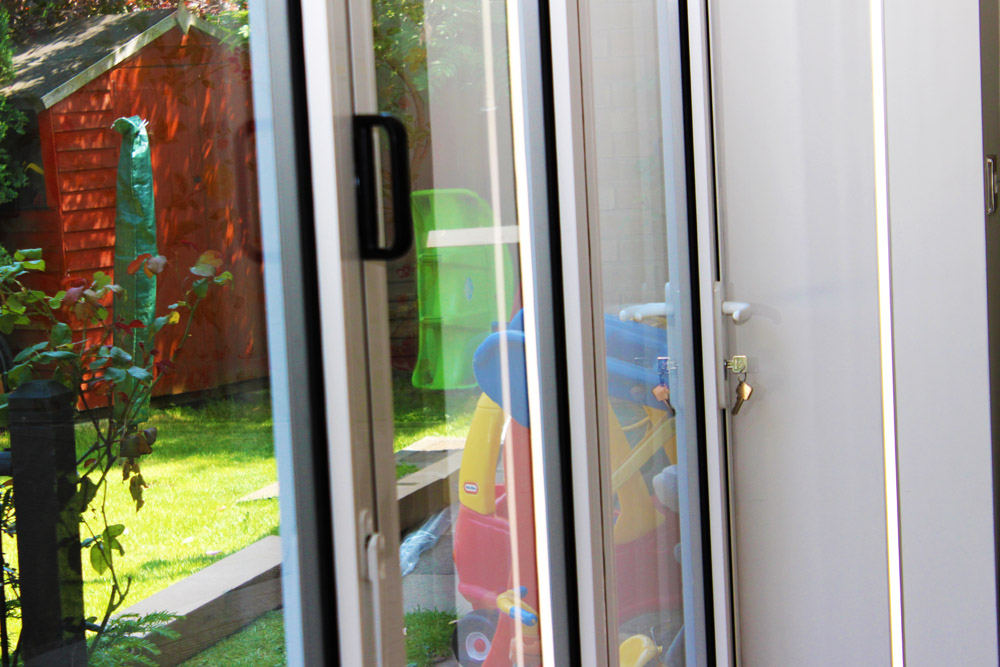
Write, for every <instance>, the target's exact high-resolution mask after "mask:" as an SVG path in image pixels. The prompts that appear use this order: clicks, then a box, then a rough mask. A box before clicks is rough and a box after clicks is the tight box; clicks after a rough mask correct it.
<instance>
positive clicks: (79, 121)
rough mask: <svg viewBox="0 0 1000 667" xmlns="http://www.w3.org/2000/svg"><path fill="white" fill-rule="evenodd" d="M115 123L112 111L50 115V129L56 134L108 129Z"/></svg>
mask: <svg viewBox="0 0 1000 667" xmlns="http://www.w3.org/2000/svg"><path fill="white" fill-rule="evenodd" d="M113 122H115V114H114V112H113V111H80V112H75V113H57V114H52V128H53V129H54V130H55V131H56V132H66V131H70V130H90V129H95V128H100V129H105V128H110V127H111V123H113Z"/></svg>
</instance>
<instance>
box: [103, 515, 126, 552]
mask: <svg viewBox="0 0 1000 667" xmlns="http://www.w3.org/2000/svg"><path fill="white" fill-rule="evenodd" d="M124 532H125V526H124V525H123V524H120V523H116V524H115V525H113V526H108V527H107V528H105V529H104V532H103V533H101V537H102V538H103V539H104V543H105V544H107V545H108V546H109V547H110V548H112V549H117V550H118V553H119V554H121V555H122V556H124V555H125V549H124V547H122V545H121V543H120V542H118V539H117V538H118V537H119V536H120V535H121V534H122V533H124Z"/></svg>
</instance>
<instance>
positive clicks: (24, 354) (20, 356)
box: [14, 340, 49, 364]
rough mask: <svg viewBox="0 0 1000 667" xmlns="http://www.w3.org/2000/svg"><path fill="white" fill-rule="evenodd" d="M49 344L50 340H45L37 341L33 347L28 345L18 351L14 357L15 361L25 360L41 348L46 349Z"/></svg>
mask: <svg viewBox="0 0 1000 667" xmlns="http://www.w3.org/2000/svg"><path fill="white" fill-rule="evenodd" d="M48 346H49V341H47V340H43V341H42V342H41V343H35V344H34V345H32V346H31V347H26V348H24V349H23V350H21V351H20V352H18V353H17V356H16V357H14V363H15V364H16V363H18V362H21V361H24V360H25V359H27V358H28V357H30V356H31V355H33V354H34V353H35V352H38V351H39V350H44V349H45V348H47V347H48Z"/></svg>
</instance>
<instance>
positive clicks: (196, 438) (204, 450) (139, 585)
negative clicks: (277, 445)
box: [0, 374, 480, 665]
mask: <svg viewBox="0 0 1000 667" xmlns="http://www.w3.org/2000/svg"><path fill="white" fill-rule="evenodd" d="M393 380H394V401H395V422H396V434H395V442H394V449H395V450H396V451H398V450H400V449H402V448H403V447H406V446H408V445H410V444H412V443H414V442H416V441H418V440H420V439H421V438H424V437H427V436H454V437H464V436H465V435H466V433H467V431H468V428H469V424H470V422H471V419H472V413H473V411H474V409H475V405H476V400H477V399H478V397H479V395H480V392H479V391H478V390H455V391H449V392H442V391H431V390H421V389H417V388H414V387H413V386H412V385H411V384H410V379H409V375H403V374H397V375H395V376H394V378H393ZM146 426H155V427H156V428H157V429H158V438H157V442H156V444H155V445H154V446H153V453H152V454H149V455H146V456H144V457H143V458H142V459H140V464H141V466H142V475H143V477H144V479H145V481H146V483H147V484H148V485H149V488H147V489H146V490H145V494H144V498H145V501H146V504H145V505H144V506H143V508H142V509H141V510H139V511H138V512H136V510H135V505H134V503H133V501H132V498H131V496H130V495H129V490H128V485H127V483H123V482H122V481H121V475H120V473H119V472H113V473H112V476H111V477H110V480H111V482H110V483H109V484H108V485H107V512H108V519H109V523H112V524H115V523H121V524H124V525H125V526H126V532H125V533H124V534H123V535H122V536H121V537H120V538H119V541H120V542H121V544H122V546H123V547H124V549H125V555H124V556H118V555H117V554H115V565H116V569H117V571H118V574H119V576H120V577H121V578H131V579H132V587H131V590H130V592H129V595H128V598H127V600H126V602H125V604H124V605H123V607H122V609H120V610H119V611H122V610H123V609H124V608H126V607H128V606H129V605H130V604H134V603H136V602H138V601H140V600H143V599H145V598H147V597H149V596H150V595H152V594H153V593H156V592H157V591H160V590H163V589H164V588H167V587H168V586H170V585H171V584H173V583H175V582H177V581H180V580H181V579H183V578H185V577H187V576H189V575H191V574H193V573H195V572H197V571H198V570H201V569H203V568H205V567H206V566H208V565H210V564H212V563H214V562H216V561H218V560H220V559H222V558H224V557H226V556H228V555H230V554H232V553H234V552H236V551H238V550H240V549H242V548H244V547H246V546H248V545H250V544H252V543H253V542H255V541H257V540H259V539H261V538H263V537H266V536H268V535H276V534H277V533H278V501H277V499H276V498H271V499H266V500H258V501H251V502H243V503H239V502H237V501H238V500H239V499H240V498H242V497H243V496H245V495H247V494H249V493H252V492H254V491H257V490H258V489H261V488H263V487H265V486H267V485H269V484H271V483H273V482H274V481H276V479H277V470H276V466H275V461H274V451H273V447H274V445H273V437H272V430H271V429H272V420H271V406H270V398H269V396H268V395H267V393H266V392H260V393H258V394H255V395H252V396H250V397H237V398H233V399H225V400H216V401H212V402H209V403H206V404H203V405H201V406H197V407H172V408H166V409H154V410H152V413H151V417H150V420H149V422H148V424H146ZM76 432H77V448H78V450H80V451H81V452H82V451H83V450H85V449H86V448H87V447H88V446H89V445H90V444H91V443H92V442H93V427H92V426H91V425H90V424H87V423H81V424H78V425H77V430H76ZM0 439H2V438H0ZM6 444H7V443H6V442H0V446H6ZM415 470H416V467H415V466H412V465H411V464H406V463H402V464H400V466H399V467H398V468H397V474H398V475H404V474H409V473H411V472H415ZM87 518H88V521H89V522H90V524H91V526H92V527H93V528H94V530H95V531H98V530H100V529H102V528H103V524H102V523H101V522H100V520H99V518H98V517H96V516H94V515H90V516H88V517H87ZM99 526H100V527H99ZM88 536H89V535H88V533H87V532H86V529H85V528H84V527H83V526H82V525H81V538H86V537H88ZM2 546H3V551H4V554H5V556H6V557H7V558H8V560H14V559H16V556H17V549H16V542H15V540H14V539H12V538H9V537H4V538H3V545H2ZM87 555H88V554H87V552H86V551H85V552H84V554H83V556H84V558H83V575H84V597H85V605H86V614H87V615H88V616H96V617H98V618H100V617H101V616H103V613H104V608H105V605H106V604H107V595H108V589H109V586H108V576H107V575H105V576H100V575H98V574H97V572H96V571H95V570H94V569H93V568H92V567H91V565H90V563H89V559H88V558H87ZM165 611H170V610H165ZM429 614H430V615H432V616H433V618H430V617H428V618H424V617H425V616H428V615H429ZM446 616H447V617H448V618H446ZM451 618H453V617H451V616H448V615H447V614H440V613H437V612H421V613H420V614H419V615H417V616H412V617H411V616H409V615H408V617H407V625H408V627H409V628H410V630H409V631H408V632H409V635H408V641H407V644H408V647H409V648H408V653H409V652H410V651H412V650H416V651H417V653H416V654H411V655H412V656H413V657H410V658H408V659H409V660H410V661H411V662H413V661H414V658H418V659H417V660H416V662H417V664H423V659H421V658H419V655H427V654H443V653H441V651H444V650H445V649H443V648H440V649H439V647H441V646H443V645H444V644H443V643H442V642H443V641H444V639H443V638H444V637H445V635H447V637H448V638H449V640H450V626H449V627H447V628H445V627H444V626H446V625H448V622H449V621H450V620H451ZM18 625H19V624H18V622H17V620H16V619H12V623H11V633H12V637H16V633H17V631H18V629H19V628H18ZM425 630H426V632H425ZM418 647H423V648H418ZM431 647H433V648H431ZM418 654H419V655H418ZM186 664H189V665H209V664H212V665H243V664H246V665H283V664H284V639H283V622H282V617H281V612H280V611H277V612H272V613H271V614H268V615H265V616H263V617H261V618H260V619H258V620H257V621H255V622H254V623H252V624H251V625H250V626H248V627H247V628H246V629H244V630H243V631H242V632H240V633H238V634H237V635H234V636H233V637H231V638H229V639H227V640H225V641H224V642H222V643H220V644H219V645H218V646H216V647H213V648H212V649H210V650H209V651H207V652H205V653H203V654H201V655H200V656H198V657H196V658H194V659H192V660H191V661H189V662H188V663H186Z"/></svg>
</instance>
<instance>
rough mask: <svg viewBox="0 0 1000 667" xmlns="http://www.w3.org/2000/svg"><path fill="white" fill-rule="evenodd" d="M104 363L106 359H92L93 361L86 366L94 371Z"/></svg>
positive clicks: (106, 361)
mask: <svg viewBox="0 0 1000 667" xmlns="http://www.w3.org/2000/svg"><path fill="white" fill-rule="evenodd" d="M106 363H108V360H107V359H94V360H93V361H91V362H90V364H89V365H88V366H87V368H89V369H90V370H92V371H96V370H97V369H98V368H101V367H102V366H104V364H106Z"/></svg>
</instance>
